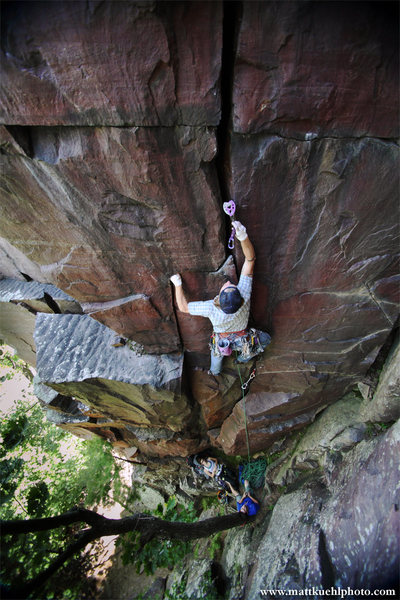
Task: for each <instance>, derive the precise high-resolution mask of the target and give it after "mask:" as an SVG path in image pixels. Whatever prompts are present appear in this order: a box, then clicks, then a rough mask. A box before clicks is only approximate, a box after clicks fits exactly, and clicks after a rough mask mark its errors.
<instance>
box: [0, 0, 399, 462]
mask: <svg viewBox="0 0 400 600" xmlns="http://www.w3.org/2000/svg"><path fill="white" fill-rule="evenodd" d="M2 11H3V19H2V21H3V28H4V33H3V36H2V63H1V68H2V81H3V86H2V90H1V95H0V100H1V112H0V114H1V122H2V124H3V125H2V127H1V131H0V133H1V138H0V143H1V158H2V165H3V166H2V200H1V214H2V217H1V221H0V235H1V238H0V251H1V259H0V261H1V262H0V266H1V273H2V276H3V278H4V280H5V281H7V280H10V279H11V280H17V281H20V282H21V285H22V283H23V282H24V281H25V280H26V279H28V280H34V281H36V282H40V283H42V284H46V285H49V284H51V285H54V286H57V288H58V289H59V290H62V291H63V292H64V293H65V294H67V295H68V297H69V298H70V300H69V302H76V306H77V308H76V309H74V310H72V311H71V310H70V308H68V307H61V308H60V309H59V310H55V309H54V305H53V308H50V309H49V310H47V309H46V310H45V311H44V312H52V313H53V315H51V314H48V315H46V316H43V315H41V316H40V317H38V318H37V319H36V320H35V318H34V315H33V314H32V312H30V313H29V315H30V316H29V317H28V320H29V323H30V324H29V328H30V329H29V331H30V334H29V335H27V336H26V337H28V338H29V339H30V340H31V339H32V335H33V329H34V327H35V322H36V332H35V343H36V351H37V353H38V357H39V358H40V360H39V361H38V374H39V377H40V378H41V380H42V381H43V383H47V384H48V385H50V386H52V387H53V388H55V389H56V390H57V391H60V392H61V393H62V394H64V395H65V394H66V395H69V396H71V397H74V398H76V399H78V400H79V401H81V402H84V403H85V404H86V405H87V406H88V407H89V411H92V413H93V415H95V416H92V417H91V418H92V419H96V420H97V421H96V423H97V425H101V423H100V421H101V419H106V421H104V423H105V426H104V427H103V433H104V431H106V430H107V432H108V433H107V436H108V437H109V438H111V439H112V435H114V438H115V439H114V441H115V443H117V442H119V443H120V444H122V445H124V446H126V447H129V448H135V449H139V451H141V453H142V454H147V455H150V456H169V455H172V454H175V455H177V454H179V455H185V454H188V453H190V452H193V451H196V450H197V449H199V448H201V447H203V446H204V445H207V444H209V443H210V440H211V441H212V443H213V445H214V444H215V445H217V446H219V447H221V448H222V449H223V450H224V452H226V453H228V454H232V453H241V454H244V453H246V435H245V428H244V423H245V419H244V414H243V403H242V402H239V401H240V400H241V390H240V386H239V385H238V384H237V378H236V373H237V371H236V366H235V365H233V364H232V363H231V362H229V361H228V362H227V371H226V374H225V375H224V377H223V378H221V381H219V382H218V383H216V382H214V381H210V379H209V378H208V376H207V374H206V373H205V372H204V371H202V370H201V369H206V368H207V362H208V357H207V353H208V348H207V342H208V336H209V333H210V331H211V329H210V326H209V324H208V321H206V320H203V319H201V318H195V317H189V316H186V315H182V314H179V313H178V312H177V311H176V309H175V308H174V305H173V297H172V290H171V287H170V284H169V279H168V278H169V275H170V274H172V273H173V272H176V271H179V272H181V273H182V277H183V280H184V285H185V289H186V291H187V295H188V296H189V298H190V299H202V298H209V297H213V295H215V293H216V292H217V291H218V289H219V287H220V285H221V283H223V282H224V281H226V279H227V277H229V278H232V277H235V272H238V269H240V266H241V254H240V251H239V250H238V244H236V248H235V250H234V252H233V258H232V257H229V256H228V250H227V245H226V242H227V238H228V236H229V233H230V229H229V226H228V223H227V222H226V218H225V215H224V213H223V211H222V202H223V201H224V200H226V199H228V198H229V197H233V198H234V199H235V201H236V203H237V213H236V216H237V217H238V218H239V219H240V220H242V221H243V222H244V223H245V225H246V226H247V229H248V232H249V235H250V238H251V239H252V240H253V242H254V245H255V248H256V252H257V266H256V273H255V279H254V292H253V298H252V323H253V324H255V325H256V326H257V327H259V328H260V329H265V330H267V331H269V332H270V333H271V334H272V337H273V343H272V344H271V346H270V347H268V349H267V350H266V352H265V353H264V355H263V356H262V358H261V359H259V361H258V363H257V376H256V378H255V379H254V381H253V382H252V384H251V386H250V392H249V394H248V395H247V399H246V412H247V417H248V419H247V421H248V428H249V433H250V445H251V451H252V452H254V451H256V450H259V449H263V448H267V447H268V446H269V445H270V444H271V443H272V442H273V441H274V440H275V439H276V438H277V437H279V436H281V435H282V434H284V433H285V432H287V431H290V430H291V429H297V428H300V427H302V426H304V424H306V423H309V422H311V421H312V420H313V419H314V417H315V415H316V414H317V413H318V412H319V411H320V410H321V408H323V407H324V406H326V405H328V404H330V403H332V402H333V401H335V400H336V399H337V398H338V397H340V396H342V395H343V393H344V392H345V391H346V390H348V389H349V388H351V387H352V386H353V385H354V384H355V383H356V382H357V381H359V380H360V379H362V378H363V376H364V375H365V374H366V372H367V371H368V369H369V367H370V366H371V364H373V362H374V360H375V358H376V356H377V355H378V353H379V350H380V348H381V347H382V345H383V344H384V342H385V340H386V339H387V337H388V335H389V334H390V332H391V330H392V328H393V327H394V326H395V323H396V319H397V318H398V309H399V269H398V169H397V164H398V163H397V161H398V146H397V144H396V135H398V131H397V114H398V105H397V98H398V94H397V89H398V84H397V75H398V67H397V65H396V61H397V59H398V52H397V26H396V6H395V4H394V3H390V2H383V3H368V4H365V5H363V7H362V10H361V9H360V6H359V4H358V3H341V7H340V10H337V4H336V3H334V2H332V3H331V2H324V3H314V2H284V3H283V2H243V3H242V2H237V3H228V4H227V5H226V6H225V7H224V6H223V4H222V3H220V2H212V3H211V2H204V3H200V2H183V3H176V2H171V3H169V2H146V3H142V2H90V3H86V2H74V3H67V2H66V3H42V2H28V3H19V2H18V3H15V2H5V3H3V5H2ZM49 23H51V27H49ZM4 285H5V284H4ZM9 285H14V284H11V283H10V282H8V283H7V289H8V286H9ZM41 293H42V292H40V293H39V292H37V294H38V295H39V297H40V294H41ZM10 301H12V303H13V304H18V306H14V307H13V308H12V310H14V308H15V309H16V310H18V311H24V310H25V311H26V307H25V304H26V303H22V304H21V299H20V296H18V295H17V296H15V292H13V298H11V297H10V296H9V295H3V296H2V302H3V303H2V308H3V306H4V307H6V306H7V310H8V309H9V308H10V307H9V306H8V305H9V304H10ZM38 310H39V312H43V311H42V310H40V306H39V307H38V306H35V307H34V312H37V311H38ZM63 312H64V313H65V312H76V313H78V312H81V313H85V314H81V315H76V316H75V315H74V317H73V319H72V318H71V317H69V318H68V319H67V320H68V323H70V322H72V320H76V321H77V322H78V321H80V323H81V324H79V326H77V327H75V328H72V329H70V328H69V327H65V328H63V327H61V326H59V325H58V324H57V323H59V322H60V321H61V319H62V318H64V317H67V315H62V314H60V313H63ZM24 314H25V313H24ZM85 319H86V320H85ZM88 319H89V321H88ZM7 321H8V319H7ZM90 321H93V324H92V325H90V326H87V328H86V325H85V323H89V322H90ZM96 321H98V324H99V327H101V328H102V329H101V332H100V330H98V332H97V333H96V335H98V336H99V338H96V339H101V340H103V341H102V343H101V344H98V345H97V347H96V348H94V347H93V346H92V347H91V349H90V352H89V354H90V353H93V354H96V352H97V355H96V357H97V358H96V360H93V361H91V360H89V359H88V352H80V350H79V348H80V346H81V345H82V347H87V348H88V347H89V346H90V344H88V342H89V341H90V340H89V338H85V336H84V335H83V334H82V331H85V330H86V329H87V331H88V332H89V331H91V329H92V327H93V326H94V325H96ZM18 322H20V321H19V317H17V319H16V323H18ZM18 327H19V325H17V324H15V325H14V326H12V327H10V326H9V323H8V322H7V327H6V326H5V325H4V326H2V329H1V334H2V335H3V337H5V338H6V339H7V341H9V342H10V343H12V342H13V340H14V337H13V336H14V334H15V332H16V331H17V329H18ZM53 328H54V331H57V335H61V336H62V334H63V333H64V335H66V336H67V337H68V339H70V340H71V345H70V350H71V348H74V349H75V350H76V351H77V352H80V354H79V373H78V371H77V370H75V371H74V370H73V369H70V370H68V369H66V370H62V372H63V381H61V380H59V379H57V380H56V379H54V378H53V373H54V372H56V371H57V369H58V367H59V365H60V364H62V365H68V364H70V358H71V356H70V355H69V354H68V352H69V351H70V350H67V348H68V344H67V343H66V342H65V343H64V342H62V341H60V344H59V352H52V350H51V344H49V343H48V338H47V337H46V336H48V332H49V331H53ZM20 329H21V328H20ZM111 330H112V331H114V332H116V333H118V334H119V335H123V336H125V337H126V338H129V339H130V340H132V341H133V342H135V343H136V344H139V345H141V346H143V347H144V352H145V355H143V356H142V357H138V356H136V354H135V352H133V351H132V350H130V349H129V348H127V347H124V348H112V349H111V348H109V347H108V348H107V350H106V345H107V344H108V343H109V342H110V340H111V337H112V331H111ZM75 331H80V332H81V333H80V335H79V337H78V338H76V339H75V341H73V340H74V335H75V334H74V332H75ZM19 339H20V340H21V339H22V338H21V336H20V337H19ZM104 340H108V341H107V342H105V341H104ZM14 343H15V344H16V345H18V342H17V341H14ZM103 343H104V344H105V345H104V346H103V345H102V344H103ZM24 344H25V346H24V347H25V348H26V347H27V346H30V350H29V352H28V350H26V352H27V354H29V359H30V361H31V362H34V360H35V358H34V350H35V348H34V346H33V342H32V343H31V342H30V341H29V340H28V341H27V340H26V339H25V341H24ZM86 344H88V346H86ZM21 345H23V344H22V341H21ZM109 345H110V344H109ZM75 350H74V351H75ZM183 352H184V355H183ZM103 354H104V356H106V355H107V357H108V358H107V361H106V362H107V364H111V363H112V362H113V361H115V363H116V364H118V365H119V366H120V365H122V366H121V370H120V371H119V372H118V373H117V372H114V371H113V372H112V373H111V371H110V372H108V371H107V373H106V372H104V373H102V372H101V368H100V367H99V365H100V364H102V363H101V360H102V357H103ZM183 356H184V358H185V360H184V361H183ZM122 357H123V358H122ZM136 361H139V363H140V367H135V364H136ZM146 361H147V362H148V366H145V363H146ZM139 363H138V364H139ZM150 364H151V366H150ZM167 364H168V365H175V366H174V367H173V368H172V371H171V372H170V374H169V375H168V377H167V379H168V381H170V382H173V383H171V386H172V388H171V386H169V387H170V388H171V389H169V390H168V393H167V395H166V391H165V389H164V382H165V377H164V374H160V373H161V371H163V369H166V370H167V371H169V369H170V368H169V367H168V368H167V367H166V365H167ZM49 365H51V367H50V368H46V367H48V366H49ZM94 365H96V366H94ZM155 365H158V367H159V366H160V365H163V367H162V369H161V371H160V370H159V368H158V367H156V366H155ZM178 367H179V368H178ZM252 367H253V365H249V366H248V369H251V368H252ZM131 368H132V369H135V368H138V369H139V371H138V372H140V373H144V374H145V375H146V376H143V377H144V378H143V377H142V376H141V377H140V381H138V380H135V377H131V378H126V372H127V371H129V369H131ZM163 373H164V371H163ZM243 374H244V376H247V374H248V372H247V371H246V370H244V371H243ZM100 380H101V385H100V383H99V382H100ZM94 382H95V383H94ZM143 386H144V388H145V390H146V391H145V392H144V391H143ZM167 387H168V386H167ZM100 388H101V389H102V390H103V392H104V394H103V393H102V394H100V392H99V390H100ZM149 390H151V393H149ZM182 390H183V391H182ZM99 394H100V395H99ZM168 407H170V410H169V408H168ZM139 413H140V414H141V415H142V417H141V418H139V417H138V414H139ZM143 415H144V416H143ZM92 425H93V423H92ZM106 425H107V427H106ZM69 426H71V424H70V425H69ZM82 426H83V424H82V422H80V423H79V427H80V428H81V427H82ZM128 427H131V428H132V427H138V428H139V429H140V432H141V434H140V435H139V434H138V431H137V430H136V429H135V430H134V431H133V430H132V429H131V430H129V429H128ZM146 428H147V429H148V433H149V435H148V436H147V437H146V436H143V431H144V430H146ZM98 430H99V431H100V430H102V427H98ZM110 432H111V433H110ZM157 432H158V433H157ZM178 438H179V439H178Z"/></svg>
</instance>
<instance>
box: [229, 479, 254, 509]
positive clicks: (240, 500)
mask: <svg viewBox="0 0 400 600" xmlns="http://www.w3.org/2000/svg"><path fill="white" fill-rule="evenodd" d="M228 485H229V487H230V490H231V494H232V496H234V498H235V500H236V508H237V510H238V512H240V513H245V514H247V515H249V517H251V516H252V515H256V514H257V513H258V511H259V510H260V503H259V501H258V500H256V499H255V498H253V496H251V494H250V492H251V489H250V484H249V482H248V481H247V479H246V480H245V481H244V494H243V496H240V494H239V492H237V491H236V490H235V489H234V488H233V487H232V485H230V483H229V482H228Z"/></svg>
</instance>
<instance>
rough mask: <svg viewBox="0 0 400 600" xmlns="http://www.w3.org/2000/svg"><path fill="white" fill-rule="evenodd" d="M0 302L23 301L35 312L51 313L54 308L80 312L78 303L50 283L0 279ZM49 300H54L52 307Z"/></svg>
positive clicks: (61, 310) (63, 311) (62, 310)
mask: <svg viewBox="0 0 400 600" xmlns="http://www.w3.org/2000/svg"><path fill="white" fill-rule="evenodd" d="M0 302H14V303H19V302H21V303H23V304H24V305H27V306H28V307H30V308H31V309H32V310H34V311H37V312H45V313H52V312H55V311H54V308H56V309H57V308H58V310H59V311H60V312H62V313H65V312H69V313H78V314H80V313H82V308H81V306H80V304H79V303H78V302H77V301H76V300H74V298H72V297H71V296H69V295H68V294H66V293H65V292H63V291H62V290H60V289H58V288H57V287H56V286H55V285H52V284H50V283H39V282H37V281H20V280H18V279H11V278H6V279H2V280H0ZM51 302H54V303H55V304H54V305H53V308H52V307H51Z"/></svg>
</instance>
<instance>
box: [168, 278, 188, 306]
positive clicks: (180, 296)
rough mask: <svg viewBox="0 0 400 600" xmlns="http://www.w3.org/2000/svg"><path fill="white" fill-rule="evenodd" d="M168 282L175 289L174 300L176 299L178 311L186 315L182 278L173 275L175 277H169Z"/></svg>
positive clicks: (186, 304)
mask: <svg viewBox="0 0 400 600" xmlns="http://www.w3.org/2000/svg"><path fill="white" fill-rule="evenodd" d="M170 281H171V283H173V284H174V287H175V298H176V304H177V305H178V309H179V310H180V311H181V312H185V313H188V312H189V308H188V303H187V300H186V296H185V294H184V292H183V287H182V277H181V276H180V275H179V273H175V275H171V277H170Z"/></svg>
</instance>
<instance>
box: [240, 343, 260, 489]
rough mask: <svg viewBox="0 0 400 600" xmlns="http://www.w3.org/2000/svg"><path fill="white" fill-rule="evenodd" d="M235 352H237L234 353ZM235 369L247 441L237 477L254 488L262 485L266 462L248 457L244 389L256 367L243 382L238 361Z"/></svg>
mask: <svg viewBox="0 0 400 600" xmlns="http://www.w3.org/2000/svg"><path fill="white" fill-rule="evenodd" d="M236 354H237V353H236ZM237 369H238V373H239V379H240V385H241V390H242V403H243V414H244V427H245V431H246V443H247V458H248V462H247V465H243V467H242V468H239V479H240V481H241V482H242V484H243V482H244V480H245V479H247V480H248V481H249V483H250V485H251V486H252V487H254V488H259V487H262V485H263V483H264V476H265V471H266V469H267V462H266V460H265V458H257V459H256V460H253V461H252V460H251V459H250V442H249V431H248V427H247V415H246V400H245V390H246V389H247V388H248V386H249V384H250V382H251V380H252V379H254V377H255V376H256V369H255V368H254V369H253V370H252V372H251V373H250V375H249V378H248V379H247V381H245V382H243V379H242V374H241V372H240V367H239V363H237Z"/></svg>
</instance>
